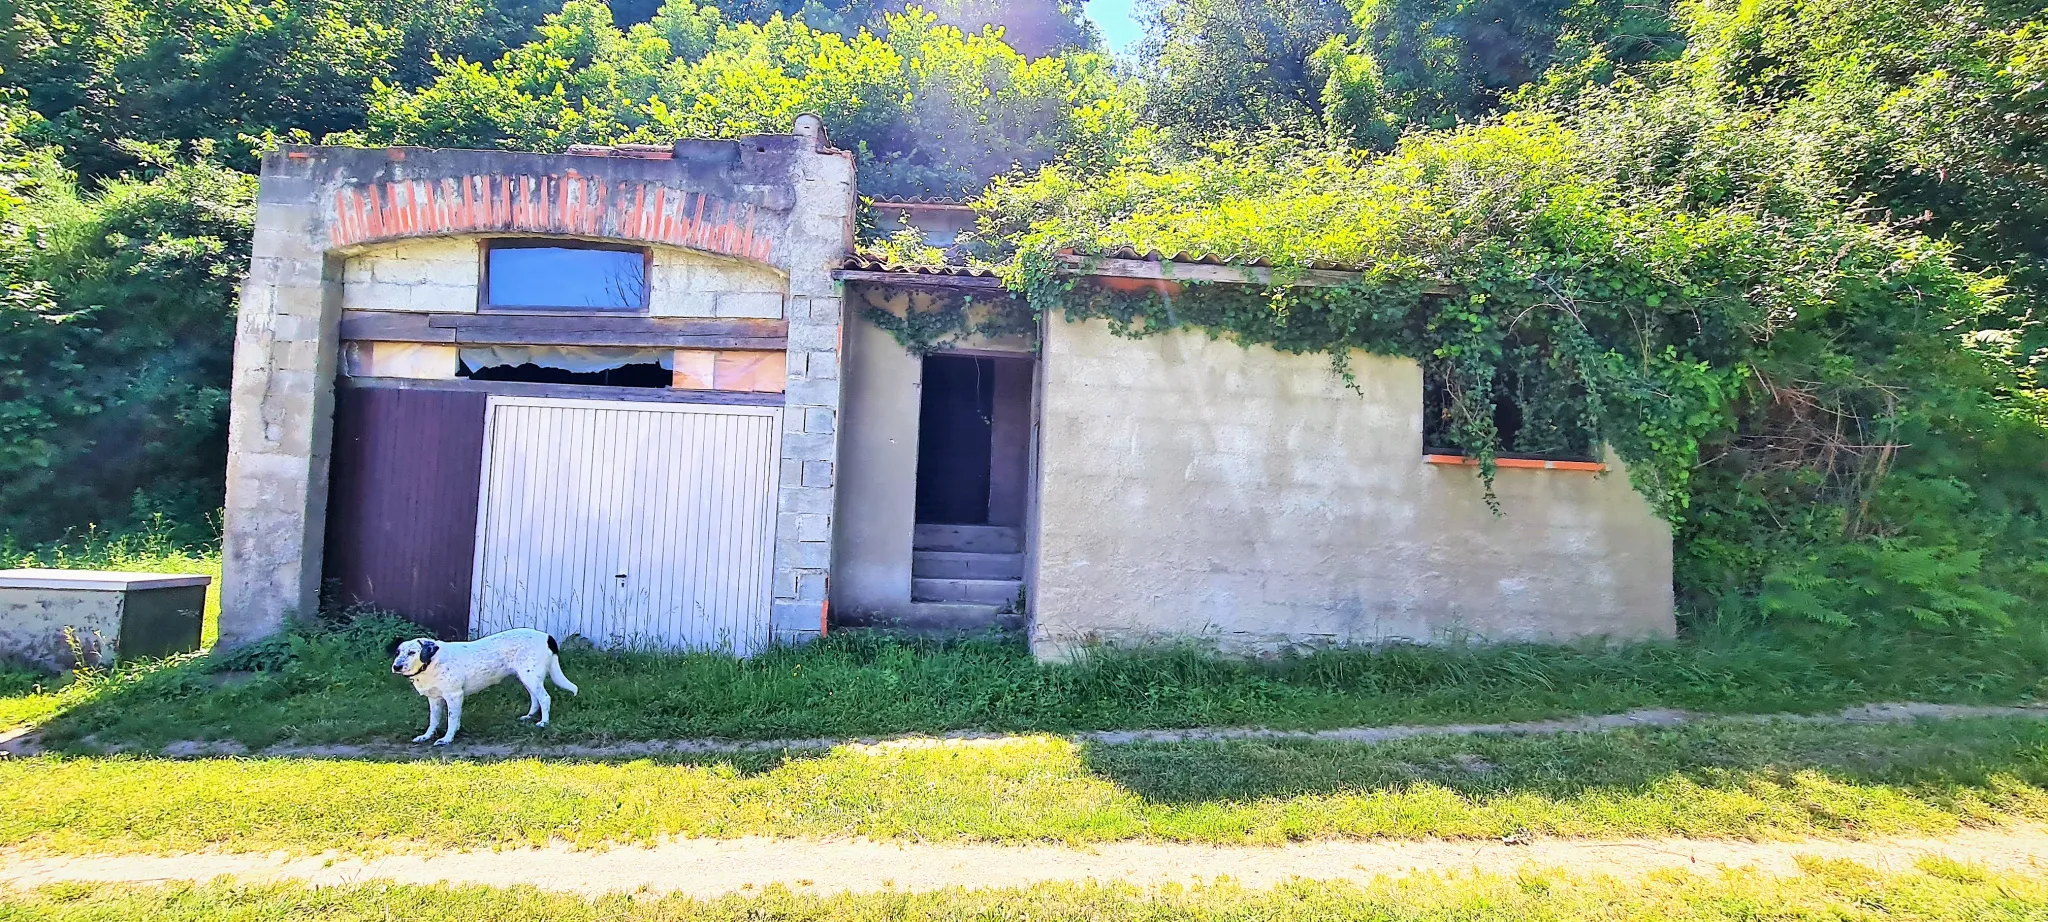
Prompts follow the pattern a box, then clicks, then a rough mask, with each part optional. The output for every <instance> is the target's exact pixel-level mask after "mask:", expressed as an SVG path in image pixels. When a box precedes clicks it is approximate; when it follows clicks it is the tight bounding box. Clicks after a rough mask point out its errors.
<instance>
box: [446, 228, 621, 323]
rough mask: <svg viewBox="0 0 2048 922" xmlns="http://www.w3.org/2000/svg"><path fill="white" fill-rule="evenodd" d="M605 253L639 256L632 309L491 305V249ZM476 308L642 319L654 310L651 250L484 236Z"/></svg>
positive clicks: (566, 239)
mask: <svg viewBox="0 0 2048 922" xmlns="http://www.w3.org/2000/svg"><path fill="white" fill-rule="evenodd" d="M497 248H502V249H507V250H541V249H563V250H604V251H607V252H613V253H638V254H640V303H639V304H637V305H634V306H632V307H588V306H581V307H574V306H560V305H539V304H534V305H528V304H492V303H491V250H493V249H497ZM476 276H477V281H476V309H477V312H478V313H491V314H497V313H504V314H576V315H593V314H595V315H599V316H611V317H616V316H645V315H646V314H648V313H649V312H650V310H651V309H652V308H653V300H654V248H653V247H650V246H643V245H640V244H635V243H613V242H611V241H604V240H581V239H577V238H574V237H485V238H483V239H482V240H481V241H479V243H478V247H477V261H476Z"/></svg>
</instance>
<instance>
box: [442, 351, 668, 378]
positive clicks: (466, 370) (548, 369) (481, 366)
mask: <svg viewBox="0 0 2048 922" xmlns="http://www.w3.org/2000/svg"><path fill="white" fill-rule="evenodd" d="M674 368H675V353H674V352H671V351H667V350H646V349H614V348H602V347H575V346H469V347H464V348H463V350H462V352H461V365H460V367H459V368H458V369H457V370H456V376H457V377H462V378H468V379H470V380H472V381H515V382H521V383H525V384H582V385H591V386H598V387H664V388H665V387H669V386H671V385H673V384H674V381H675V371H674Z"/></svg>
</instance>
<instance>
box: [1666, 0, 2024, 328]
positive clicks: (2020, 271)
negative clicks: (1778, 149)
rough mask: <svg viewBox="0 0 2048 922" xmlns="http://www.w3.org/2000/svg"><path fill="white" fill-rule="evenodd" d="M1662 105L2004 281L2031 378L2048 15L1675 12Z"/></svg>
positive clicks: (1887, 4)
mask: <svg viewBox="0 0 2048 922" xmlns="http://www.w3.org/2000/svg"><path fill="white" fill-rule="evenodd" d="M1691 13H1692V18H1691V19H1690V20H1689V23H1688V25H1689V28H1688V34H1689V36H1690V41H1691V47H1692V50H1691V52H1690V53H1689V54H1688V60H1687V61H1686V63H1685V67H1684V69H1682V70H1677V71H1674V72H1673V73H1671V74H1670V75H1668V79H1669V81H1670V87H1669V89H1668V90H1667V91H1666V92H1668V93H1671V94H1698V95H1704V96H1707V97H1710V98H1712V99H1715V100H1717V101H1719V102H1720V103H1721V105H1722V106H1723V107H1724V108H1725V110H1726V111H1727V112H1729V113H1730V116H1729V120H1730V122H1731V124H1740V125H1744V126H1745V127H1747V128H1748V130H1754V131H1760V132H1766V133H1768V134H1770V135H1772V136H1773V137H1775V138H1777V139H1779V141H1780V143H1781V146H1782V147H1783V149H1784V150H1785V151H1786V152H1787V155H1788V156H1791V157H1794V158H1796V160H1797V163H1798V164H1799V167H1800V169H1801V170H1802V171H1805V172H1809V173H1811V174H1813V175H1815V176H1820V177H1826V178H1827V180H1828V181H1830V182H1833V183H1836V184H1838V185H1840V186H1842V187H1844V188H1846V189H1849V190H1853V191H1854V192H1855V193H1856V194H1859V195H1862V196H1865V197H1866V200H1867V201H1868V203H1869V204H1870V205H1871V206H1872V207H1873V208H1876V209H1879V210H1880V211H1879V213H1880V214H1881V215H1882V216H1884V217H1886V218H1887V219H1889V220H1896V221H1917V222H1919V226H1921V227H1922V228H1923V229H1924V230H1926V231H1928V232H1929V233H1933V234H1935V235H1938V236H1940V237H1942V238H1944V239H1946V240H1948V241H1950V242H1951V243H1953V244H1954V245H1955V246H1956V247H1957V248H1958V250H1959V252H1960V253H1961V254H1962V255H1963V256H1964V257H1965V258H1966V259H1967V260H1968V261H1969V262H1970V263H1972V264H1973V265H1975V266H1978V267H1980V268H1984V269H1987V270H1990V271H1992V272H1996V273H1999V274H2006V275H2009V276H2010V282H2011V290H2012V296H2011V297H2010V298H2008V299H2006V302H2005V309H2006V311H2007V312H2008V319H2007V326H2008V327H2010V328H2012V329H2013V330H2015V335H2016V336H2017V337H2018V339H2017V340H2016V346H2017V348H2019V349H2020V350H2021V351H2022V352H2023V353H2025V354H2026V355H2027V356H2028V357H2029V358H2030V360H2031V361H2032V362H2034V363H2035V364H2036V365H2037V367H2038V366H2040V365H2042V364H2043V363H2048V331H2044V330H2043V328H2042V326H2041V325H2040V324H2038V323H2037V322H2035V321H2038V320H2039V319H2040V313H2041V308H2040V307H2039V305H2040V304H2042V303H2043V299H2044V298H2048V12H2044V10H2043V9H2042V7H2041V6H2040V5H2039V4H2038V3H2017V2H2006V0H1944V2H1938V3H1923V2H1914V0H1875V2H1862V0H1858V2H1846V0H1757V2H1750V3H1741V4H1736V3H1730V2H1719V3H1702V4H1700V5H1698V6H1697V7H1695V8H1692V9H1691Z"/></svg>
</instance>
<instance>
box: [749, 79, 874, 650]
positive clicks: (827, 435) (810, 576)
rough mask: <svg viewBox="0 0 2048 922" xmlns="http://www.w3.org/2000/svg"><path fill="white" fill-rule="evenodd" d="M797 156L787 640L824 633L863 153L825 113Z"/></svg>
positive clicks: (784, 590) (802, 127) (782, 623)
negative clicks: (847, 264) (835, 137)
mask: <svg viewBox="0 0 2048 922" xmlns="http://www.w3.org/2000/svg"><path fill="white" fill-rule="evenodd" d="M794 133H795V135H796V137H797V139H798V141H799V142H800V143H799V144H798V145H797V152H796V156H795V157H794V158H793V159H792V160H791V162H790V171H791V175H790V180H791V183H792V186H793V189H794V191H795V199H796V202H795V208H794V209H793V211H792V214H791V219H790V227H789V237H788V239H787V241H786V243H785V245H784V247H783V248H782V250H781V253H780V257H779V258H778V259H777V262H778V263H779V264H780V265H781V268H783V269H784V270H785V271H787V272H788V273H789V295H790V297H789V301H788V305H789V306H788V319H789V355H788V368H789V379H788V381H787V383H786V386H785V388H784V391H783V393H784V399H785V403H784V405H783V411H782V412H783V418H782V458H781V472H780V477H779V480H778V486H779V489H778V491H777V493H778V498H777V505H776V513H777V514H776V517H775V577H776V578H775V585H774V602H773V609H772V617H771V619H770V626H771V629H772V632H773V634H774V639H775V642H777V643H804V642H807V641H810V640H814V639H816V638H817V637H818V636H819V635H821V634H822V633H823V632H824V629H825V618H826V597H827V595H828V590H827V581H828V579H829V578H830V577H829V573H830V570H831V566H832V531H833V529H832V517H833V512H834V508H835V495H836V493H835V491H836V489H837V486H838V481H839V476H838V474H839V471H838V467H839V464H838V462H839V420H840V400H841V389H840V381H841V376H840V369H841V366H842V363H841V361H840V357H841V353H842V347H843V340H844V329H843V326H842V322H841V321H842V318H843V315H844V311H845V308H844V306H843V301H844V299H843V297H842V288H841V283H840V282H839V280H837V279H835V278H833V277H832V273H833V271H834V270H836V269H838V268H839V265H840V263H841V262H842V261H843V260H844V259H845V258H846V256H847V255H848V254H850V253H852V252H853V239H854V209H855V207H856V205H857V203H858V193H857V192H856V190H855V188H854V171H853V155H852V154H850V153H848V152H846V151H840V150H834V149H832V148H830V147H829V146H827V145H826V143H825V132H824V126H823V123H822V122H820V121H819V120H818V119H817V117H816V116H810V115H803V116H798V118H797V120H796V126H795V132H794Z"/></svg>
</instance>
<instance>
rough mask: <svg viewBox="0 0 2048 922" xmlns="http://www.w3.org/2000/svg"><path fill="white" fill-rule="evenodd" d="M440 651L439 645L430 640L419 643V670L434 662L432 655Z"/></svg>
mask: <svg viewBox="0 0 2048 922" xmlns="http://www.w3.org/2000/svg"><path fill="white" fill-rule="evenodd" d="M440 649H441V645H440V644H437V643H435V642H433V641H431V640H422V641H420V668H421V669H425V668H427V664H428V663H431V662H433V661H434V653H435V652H436V651H438V650H440Z"/></svg>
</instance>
